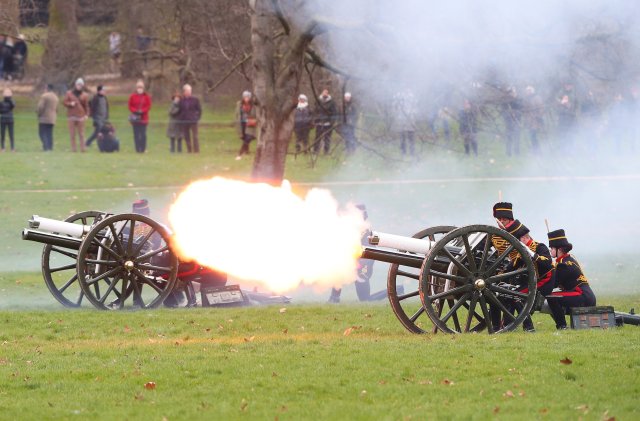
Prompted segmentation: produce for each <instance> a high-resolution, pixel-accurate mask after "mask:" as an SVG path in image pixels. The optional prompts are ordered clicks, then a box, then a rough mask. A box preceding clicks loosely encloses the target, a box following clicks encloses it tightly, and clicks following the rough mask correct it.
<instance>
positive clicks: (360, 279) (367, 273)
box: [329, 204, 404, 304]
mask: <svg viewBox="0 0 640 421" xmlns="http://www.w3.org/2000/svg"><path fill="white" fill-rule="evenodd" d="M356 207H357V208H358V209H359V210H360V212H362V217H363V218H364V220H365V221H366V220H367V219H369V215H368V214H367V208H366V206H365V205H364V204H358V205H356ZM370 235H371V230H370V229H368V228H367V229H366V230H364V231H363V232H362V237H361V239H360V242H361V244H362V245H366V244H369V236H370ZM373 263H374V261H373V260H371V259H358V267H357V272H356V280H355V286H356V294H357V295H358V300H360V301H378V300H384V299H385V298H387V289H386V288H385V289H383V290H381V291H378V292H374V293H373V294H372V293H371V284H370V280H371V275H373ZM398 293H399V294H404V287H403V286H402V285H399V286H398ZM341 294H342V288H331V295H330V296H329V302H330V303H333V304H337V303H339V302H340V295H341Z"/></svg>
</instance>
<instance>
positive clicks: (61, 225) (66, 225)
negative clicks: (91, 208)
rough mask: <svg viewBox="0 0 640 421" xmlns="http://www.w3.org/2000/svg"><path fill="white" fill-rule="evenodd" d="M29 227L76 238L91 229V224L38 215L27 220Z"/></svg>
mask: <svg viewBox="0 0 640 421" xmlns="http://www.w3.org/2000/svg"><path fill="white" fill-rule="evenodd" d="M29 228H32V229H36V230H39V231H47V232H51V233H56V234H66V235H70V236H72V237H78V238H81V237H83V236H84V235H85V234H87V233H88V232H89V231H90V230H91V226H89V225H80V224H72V223H71V222H64V221H59V220H57V219H49V218H43V217H41V216H38V215H33V216H32V217H31V219H30V220H29Z"/></svg>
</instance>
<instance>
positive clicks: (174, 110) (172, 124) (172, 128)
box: [167, 91, 182, 153]
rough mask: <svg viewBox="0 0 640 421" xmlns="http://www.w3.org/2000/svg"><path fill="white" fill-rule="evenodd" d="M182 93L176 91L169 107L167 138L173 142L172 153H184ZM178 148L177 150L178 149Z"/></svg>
mask: <svg viewBox="0 0 640 421" xmlns="http://www.w3.org/2000/svg"><path fill="white" fill-rule="evenodd" d="M180 99H181V97H180V92H179V91H176V92H175V93H174V94H173V97H171V105H169V124H168V125H167V137H168V138H169V139H170V140H171V148H170V151H171V152H172V153H173V152H176V151H177V152H182V127H181V126H180ZM176 146H177V148H176Z"/></svg>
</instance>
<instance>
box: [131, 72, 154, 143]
mask: <svg viewBox="0 0 640 421" xmlns="http://www.w3.org/2000/svg"><path fill="white" fill-rule="evenodd" d="M149 110H151V96H149V94H147V93H146V92H145V91H144V82H143V81H142V80H139V81H138V82H137V83H136V91H135V92H134V93H132V94H131V96H129V112H130V113H131V114H130V115H129V121H130V122H131V126H132V127H133V140H134V143H135V147H136V152H138V153H144V152H145V151H146V150H147V126H148V125H149Z"/></svg>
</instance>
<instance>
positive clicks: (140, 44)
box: [136, 26, 151, 69]
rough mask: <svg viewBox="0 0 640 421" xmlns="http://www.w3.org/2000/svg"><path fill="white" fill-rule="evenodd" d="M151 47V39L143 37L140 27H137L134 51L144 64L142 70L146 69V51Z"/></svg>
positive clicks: (142, 30)
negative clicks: (136, 51) (139, 55)
mask: <svg viewBox="0 0 640 421" xmlns="http://www.w3.org/2000/svg"><path fill="white" fill-rule="evenodd" d="M150 47H151V37H150V36H148V35H145V33H144V29H142V26H138V33H137V35H136V49H137V50H138V53H140V54H141V55H142V61H143V62H144V68H145V69H146V68H147V50H149V48H150Z"/></svg>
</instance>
